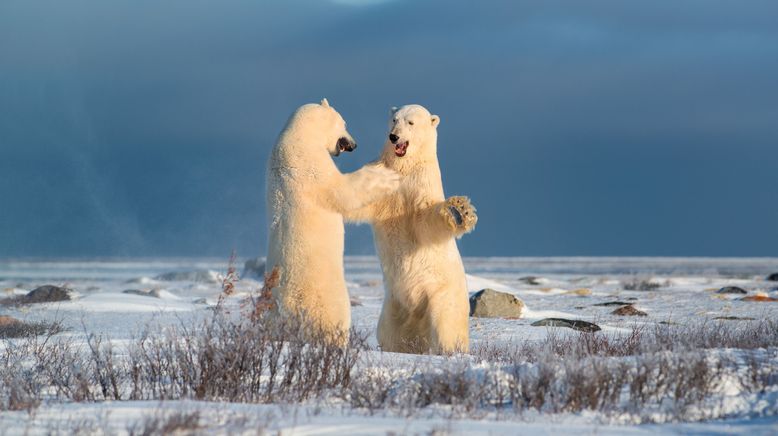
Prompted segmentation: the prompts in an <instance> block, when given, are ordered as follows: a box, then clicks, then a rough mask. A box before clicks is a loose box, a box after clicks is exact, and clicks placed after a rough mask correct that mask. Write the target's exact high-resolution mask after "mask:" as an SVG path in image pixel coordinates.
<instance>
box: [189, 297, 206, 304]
mask: <svg viewBox="0 0 778 436" xmlns="http://www.w3.org/2000/svg"><path fill="white" fill-rule="evenodd" d="M192 304H208V300H207V299H205V298H197V299H195V300H192Z"/></svg>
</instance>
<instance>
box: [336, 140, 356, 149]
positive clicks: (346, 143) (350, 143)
mask: <svg viewBox="0 0 778 436" xmlns="http://www.w3.org/2000/svg"><path fill="white" fill-rule="evenodd" d="M355 148H357V143H356V142H354V140H353V139H351V138H346V137H345V136H342V137H340V138H339V139H338V151H354V149H355Z"/></svg>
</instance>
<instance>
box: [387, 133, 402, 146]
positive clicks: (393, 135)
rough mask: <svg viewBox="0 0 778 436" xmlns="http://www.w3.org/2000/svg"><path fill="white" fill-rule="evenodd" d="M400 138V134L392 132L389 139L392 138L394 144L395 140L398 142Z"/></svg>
mask: <svg viewBox="0 0 778 436" xmlns="http://www.w3.org/2000/svg"><path fill="white" fill-rule="evenodd" d="M398 139H400V137H399V136H397V135H395V134H394V133H390V134H389V140H390V141H392V144H394V143H395V142H397V140H398Z"/></svg>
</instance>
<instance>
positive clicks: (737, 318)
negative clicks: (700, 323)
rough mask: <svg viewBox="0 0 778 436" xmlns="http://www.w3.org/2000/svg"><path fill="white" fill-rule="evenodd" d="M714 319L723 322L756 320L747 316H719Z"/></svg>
mask: <svg viewBox="0 0 778 436" xmlns="http://www.w3.org/2000/svg"><path fill="white" fill-rule="evenodd" d="M713 319H719V320H722V321H755V320H756V319H755V318H750V317H747V316H742V317H741V316H717V317H715V318H713Z"/></svg>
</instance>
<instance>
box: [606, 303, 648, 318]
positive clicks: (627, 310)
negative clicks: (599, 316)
mask: <svg viewBox="0 0 778 436" xmlns="http://www.w3.org/2000/svg"><path fill="white" fill-rule="evenodd" d="M611 314H613V315H618V316H648V314H647V313H646V312H643V311H642V310H637V309H635V307H634V306H632V305H629V306H622V307H619V308H618V309H616V310H614V311H613V312H611Z"/></svg>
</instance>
